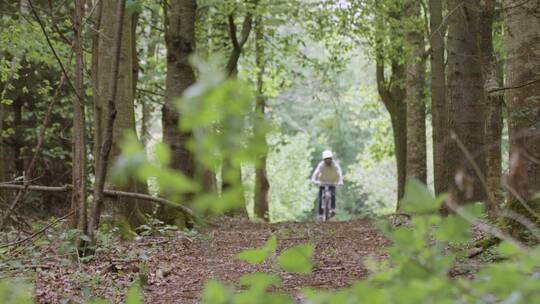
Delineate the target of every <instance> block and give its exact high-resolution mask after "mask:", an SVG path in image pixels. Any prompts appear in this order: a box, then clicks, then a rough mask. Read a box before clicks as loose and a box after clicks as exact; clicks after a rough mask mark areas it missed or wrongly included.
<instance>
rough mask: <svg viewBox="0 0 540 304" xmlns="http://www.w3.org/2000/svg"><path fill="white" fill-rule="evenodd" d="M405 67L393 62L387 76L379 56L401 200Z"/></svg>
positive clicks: (381, 93) (379, 78)
mask: <svg viewBox="0 0 540 304" xmlns="http://www.w3.org/2000/svg"><path fill="white" fill-rule="evenodd" d="M404 80H405V67H404V65H403V64H402V63H400V62H399V60H393V61H392V63H391V75H390V77H389V78H388V79H387V77H386V76H385V65H384V59H383V58H382V57H380V56H379V57H378V58H377V89H378V91H379V96H380V97H381V100H382V102H383V104H384V106H385V107H386V110H387V111H388V113H389V114H390V120H391V124H392V134H393V138H394V153H395V157H396V166H397V179H398V191H397V194H398V197H397V200H398V201H399V200H400V199H401V198H402V197H403V194H404V193H405V181H406V177H407V173H406V171H407V105H406V104H405V96H406V91H405V86H404V84H403V82H404Z"/></svg>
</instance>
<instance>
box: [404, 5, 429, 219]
mask: <svg viewBox="0 0 540 304" xmlns="http://www.w3.org/2000/svg"><path fill="white" fill-rule="evenodd" d="M406 15H407V16H409V18H410V22H408V23H407V24H408V25H409V28H408V29H407V32H406V33H405V49H406V54H407V57H408V59H407V68H406V69H407V71H406V73H407V76H406V86H407V87H406V91H407V93H406V98H405V103H406V105H407V178H415V179H418V180H419V181H421V182H423V183H424V184H425V183H426V182H427V161H426V104H425V100H424V98H425V96H424V95H425V92H424V86H425V74H426V56H425V42H424V31H423V27H422V19H421V7H420V2H418V1H410V2H409V3H407V7H406ZM398 209H399V204H398Z"/></svg>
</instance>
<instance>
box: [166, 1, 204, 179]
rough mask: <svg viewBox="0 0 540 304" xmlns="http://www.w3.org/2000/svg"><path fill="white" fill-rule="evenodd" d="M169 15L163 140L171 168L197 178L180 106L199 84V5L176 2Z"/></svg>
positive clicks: (189, 2) (188, 134)
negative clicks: (193, 59)
mask: <svg viewBox="0 0 540 304" xmlns="http://www.w3.org/2000/svg"><path fill="white" fill-rule="evenodd" d="M171 4H172V5H171V7H170V11H169V17H168V18H169V22H170V24H169V26H168V30H167V33H166V41H167V84H166V85H167V89H166V93H165V94H166V97H165V105H164V106H163V140H164V141H165V142H166V143H167V144H168V145H169V146H170V148H171V150H172V159H171V166H172V168H174V169H178V170H180V171H182V173H184V174H185V175H187V176H188V177H193V176H194V174H195V164H194V156H193V154H192V152H191V151H190V150H189V149H188V147H187V142H188V141H189V139H190V138H191V137H192V135H191V133H188V132H181V131H180V130H179V129H178V126H179V125H178V123H179V121H180V120H181V119H182V118H181V113H179V112H178V109H177V107H176V102H177V101H178V99H179V98H180V97H181V96H182V94H183V93H184V91H185V90H186V89H187V88H188V87H189V86H191V85H192V84H193V83H195V73H194V71H193V68H192V67H191V65H190V64H189V56H191V54H193V53H194V52H195V18H196V11H197V3H196V1H193V0H174V1H172V3H171Z"/></svg>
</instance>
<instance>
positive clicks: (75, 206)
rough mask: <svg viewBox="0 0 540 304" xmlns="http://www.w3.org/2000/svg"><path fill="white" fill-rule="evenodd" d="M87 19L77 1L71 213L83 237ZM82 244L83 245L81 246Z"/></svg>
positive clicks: (85, 217) (84, 226) (84, 229)
mask: <svg viewBox="0 0 540 304" xmlns="http://www.w3.org/2000/svg"><path fill="white" fill-rule="evenodd" d="M83 16H84V0H76V2H75V14H74V23H73V24H74V31H75V53H76V66H75V73H74V74H75V89H76V95H77V96H76V98H74V102H73V131H72V151H73V152H72V153H73V156H72V170H73V172H72V187H73V191H72V193H71V194H72V196H71V210H72V212H73V216H72V221H71V225H72V227H73V228H76V229H79V230H80V232H81V233H82V234H86V232H87V207H86V117H85V112H84V109H85V104H84V102H85V100H84V96H85V89H84V52H83V40H82V30H83V28H82V22H83ZM79 245H80V244H79Z"/></svg>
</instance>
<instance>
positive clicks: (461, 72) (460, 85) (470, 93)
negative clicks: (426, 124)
mask: <svg viewBox="0 0 540 304" xmlns="http://www.w3.org/2000/svg"><path fill="white" fill-rule="evenodd" d="M448 10H449V11H450V12H452V13H451V14H450V15H449V17H448V82H447V92H446V93H447V96H446V97H447V102H448V120H447V123H448V125H447V129H448V132H452V133H453V134H454V135H455V138H454V140H453V141H451V142H449V144H448V146H447V149H446V154H445V159H446V161H447V168H448V180H447V183H448V184H449V185H451V189H450V191H451V193H452V194H453V196H452V198H453V199H454V200H456V202H461V201H472V200H482V199H483V198H484V187H483V185H482V183H481V182H480V178H479V176H478V173H480V174H482V175H485V174H484V173H485V159H484V157H485V153H484V149H485V147H484V143H485V141H484V134H485V132H484V129H485V118H484V117H485V103H484V96H483V86H482V71H481V68H480V64H479V62H478V60H479V51H478V44H477V37H478V19H479V15H478V14H479V0H470V1H461V0H448ZM459 143H462V144H463V146H461V144H459ZM465 151H466V152H465ZM468 153H470V154H471V155H472V157H473V159H468V158H467V157H466V155H467V154H468ZM474 167H477V168H479V170H480V172H475V170H474ZM456 180H457V184H458V185H456V182H455V181H456ZM467 180H471V182H470V183H469V182H462V181H467Z"/></svg>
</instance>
